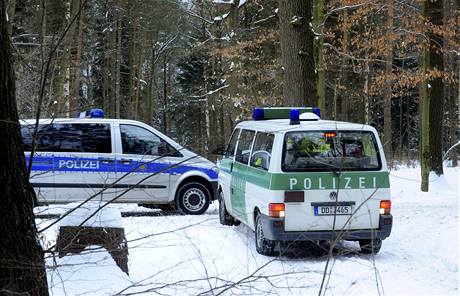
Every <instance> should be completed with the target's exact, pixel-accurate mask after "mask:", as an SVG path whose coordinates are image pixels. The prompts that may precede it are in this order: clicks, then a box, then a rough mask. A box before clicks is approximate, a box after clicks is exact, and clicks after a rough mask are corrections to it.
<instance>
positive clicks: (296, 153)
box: [219, 108, 393, 255]
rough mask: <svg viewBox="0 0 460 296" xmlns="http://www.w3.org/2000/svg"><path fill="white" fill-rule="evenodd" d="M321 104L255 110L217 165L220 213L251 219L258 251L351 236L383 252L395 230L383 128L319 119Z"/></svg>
mask: <svg viewBox="0 0 460 296" xmlns="http://www.w3.org/2000/svg"><path fill="white" fill-rule="evenodd" d="M319 115H320V111H319V109H318V108H255V109H254V111H253V120H252V121H244V122H240V123H239V124H237V126H236V127H235V129H234V131H233V134H232V136H231V138H230V141H229V143H228V145H227V148H226V149H225V151H224V156H223V159H222V160H221V161H220V164H219V190H220V195H219V218H220V223H221V224H223V225H237V224H239V223H240V222H242V223H244V224H246V225H247V226H248V227H250V228H251V229H253V230H254V232H255V242H256V249H257V251H258V252H259V253H260V254H264V255H275V254H276V253H277V252H278V248H279V245H280V244H278V242H282V241H284V242H290V241H305V240H310V241H322V240H340V239H341V240H351V241H358V242H359V244H360V246H361V251H362V252H363V253H371V252H373V253H377V252H378V251H379V250H380V248H381V245H382V240H383V239H385V238H387V237H388V236H389V235H390V232H391V228H392V224H393V218H392V215H391V214H390V210H391V201H390V182H389V177H388V168H387V163H386V160H385V156H384V152H383V147H382V144H381V142H380V140H379V137H378V134H377V131H376V130H375V129H374V128H373V127H371V126H369V125H364V124H355V123H347V122H338V121H328V120H321V119H320V117H319Z"/></svg>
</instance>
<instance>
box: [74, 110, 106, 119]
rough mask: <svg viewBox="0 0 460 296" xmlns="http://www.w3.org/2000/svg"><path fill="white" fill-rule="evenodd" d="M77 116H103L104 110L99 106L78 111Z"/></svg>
mask: <svg viewBox="0 0 460 296" xmlns="http://www.w3.org/2000/svg"><path fill="white" fill-rule="evenodd" d="M78 118H104V111H103V110H102V109H99V108H94V109H90V110H88V111H83V112H80V113H79V114H78Z"/></svg>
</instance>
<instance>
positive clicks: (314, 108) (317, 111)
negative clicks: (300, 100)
mask: <svg viewBox="0 0 460 296" xmlns="http://www.w3.org/2000/svg"><path fill="white" fill-rule="evenodd" d="M313 113H315V114H316V115H318V117H319V118H321V110H320V109H319V107H313Z"/></svg>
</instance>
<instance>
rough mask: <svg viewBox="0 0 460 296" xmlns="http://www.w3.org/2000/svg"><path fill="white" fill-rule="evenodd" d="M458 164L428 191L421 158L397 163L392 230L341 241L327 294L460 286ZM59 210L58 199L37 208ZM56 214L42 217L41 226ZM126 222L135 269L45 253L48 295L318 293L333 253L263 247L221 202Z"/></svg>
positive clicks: (95, 256)
mask: <svg viewBox="0 0 460 296" xmlns="http://www.w3.org/2000/svg"><path fill="white" fill-rule="evenodd" d="M459 172H460V169H459V168H445V176H444V177H441V178H438V177H436V176H432V177H431V181H430V192H429V193H422V192H420V190H419V188H420V169H419V168H407V167H406V168H400V169H398V170H393V171H392V172H391V173H390V175H391V191H392V196H391V197H392V200H393V205H392V206H393V208H392V214H393V216H394V225H393V230H392V234H391V236H390V237H389V238H387V239H386V240H385V241H384V242H383V246H382V250H381V251H380V253H379V254H378V255H376V256H375V257H374V256H372V255H363V254H360V253H358V250H359V246H358V244H357V243H355V242H343V243H341V244H340V245H339V246H338V247H337V250H336V252H335V255H336V256H334V258H333V259H332V261H331V264H330V265H329V266H330V267H331V268H332V269H329V272H330V274H329V275H328V276H327V277H326V284H327V285H326V292H325V294H326V295H337V294H338V295H344V294H346V295H357V294H359V295H360V294H442V295H446V294H454V295H458V294H459V293H460V291H459V283H460V281H459V270H458V266H459V220H458V216H459V200H460V196H459V183H460V176H459ZM113 207H115V208H117V209H120V210H122V211H137V210H140V211H143V210H147V209H144V208H138V207H137V206H136V205H121V204H120V205H113ZM62 211H63V207H62V206H50V207H41V208H37V209H36V213H38V212H40V213H43V212H45V213H60V212H62ZM150 211H151V210H150ZM51 222H53V220H52V219H37V224H38V227H39V229H40V228H43V227H45V226H46V225H48V224H50V223H51ZM122 225H123V227H124V228H125V232H126V238H127V240H128V247H129V262H128V264H129V276H128V275H126V274H125V273H123V272H122V271H121V270H120V269H119V268H118V267H117V266H116V265H115V263H114V261H113V259H112V258H111V257H110V255H109V254H108V253H107V252H106V251H105V250H101V249H100V248H97V249H96V250H91V249H87V250H85V251H84V252H83V253H82V254H80V255H72V256H71V255H68V256H65V257H63V258H57V257H56V258H48V259H47V262H46V263H47V270H48V284H49V288H50V293H51V295H113V294H117V293H120V294H128V295H133V294H134V295H136V294H138V293H142V292H146V293H147V294H152V295H158V294H160V295H196V294H204V295H220V294H223V295H234V294H237V295H241V294H245V295H271V294H274V295H300V294H302V295H306V294H316V295H317V294H318V291H319V287H320V285H321V280H322V277H323V272H324V268H325V264H326V261H327V253H325V252H324V251H322V250H321V249H319V248H318V247H314V246H311V245H306V244H298V245H295V246H294V247H293V248H291V249H289V250H288V251H287V253H286V254H284V255H282V256H280V257H273V258H270V257H265V256H262V255H259V254H258V253H257V252H256V250H255V244H254V233H253V232H252V231H251V230H250V229H248V228H247V227H246V226H244V225H240V226H237V227H228V226H222V225H220V224H219V218H218V212H217V203H214V204H212V205H211V207H210V209H209V210H208V211H207V212H206V214H204V215H201V216H177V215H170V216H161V215H160V216H154V217H125V218H123V219H122ZM57 230H58V229H57V227H52V228H50V229H49V230H46V231H45V232H44V235H43V240H44V243H45V245H47V246H49V245H53V244H54V243H55V240H56V235H57Z"/></svg>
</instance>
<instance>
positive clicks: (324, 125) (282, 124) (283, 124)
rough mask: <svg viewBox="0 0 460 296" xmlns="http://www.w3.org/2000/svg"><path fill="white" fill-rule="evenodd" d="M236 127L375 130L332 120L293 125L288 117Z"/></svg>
mask: <svg viewBox="0 0 460 296" xmlns="http://www.w3.org/2000/svg"><path fill="white" fill-rule="evenodd" d="M236 128H244V129H251V130H256V131H263V132H269V133H284V132H288V131H308V130H358V131H361V130H362V131H372V132H376V130H375V128H373V127H372V126H370V125H366V124H360V123H351V122H342V121H332V120H312V121H300V124H294V125H291V124H290V121H289V119H271V120H251V121H243V122H240V123H238V124H237V125H236Z"/></svg>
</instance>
